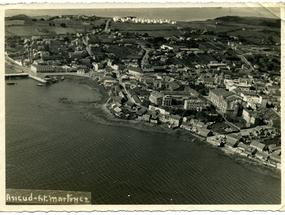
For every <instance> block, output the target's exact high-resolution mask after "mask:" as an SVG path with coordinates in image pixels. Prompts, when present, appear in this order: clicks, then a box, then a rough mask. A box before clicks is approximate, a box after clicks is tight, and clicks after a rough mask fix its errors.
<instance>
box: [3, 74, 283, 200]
mask: <svg viewBox="0 0 285 215" xmlns="http://www.w3.org/2000/svg"><path fill="white" fill-rule="evenodd" d="M17 82H18V84H17V85H15V86H6V186H7V188H19V189H20V188H21V189H43V190H44V189H46V190H72V191H87V192H91V193H92V204H247V203H248V204H279V203H280V201H281V182H280V179H278V178H276V177H272V176H270V175H268V174H263V173H259V172H256V171H251V170H249V169H248V168H245V167H243V166H242V165H239V164H237V163H235V162H234V161H233V160H232V159H230V158H229V157H228V156H226V155H224V154H223V153H221V152H220V151H219V149H216V148H212V147H211V146H209V145H208V144H207V143H203V142H199V141H198V140H196V139H195V140H194V141H193V142H192V141H185V140H186V139H189V140H190V138H193V137H191V136H188V135H185V134H184V133H183V132H180V131H177V133H176V134H174V135H169V134H168V135H167V134H161V133H155V132H146V131H142V130H137V129H135V128H125V127H118V126H106V125H102V124H97V123H94V122H93V123H92V122H90V121H87V120H86V119H85V118H84V117H83V116H82V115H81V114H80V110H79V109H76V108H70V107H69V105H66V104H61V103H59V102H58V99H59V98H60V97H63V96H65V97H68V98H73V99H75V100H76V99H78V100H80V99H82V98H85V99H86V98H87V97H88V99H89V98H90V100H91V99H96V97H94V98H93V97H92V94H90V93H89V91H88V88H87V87H85V86H82V85H75V84H74V83H70V82H60V83H57V84H54V85H51V86H44V87H37V86H36V84H35V81H34V80H31V79H23V80H18V81H17ZM83 108H84V107H83Z"/></svg>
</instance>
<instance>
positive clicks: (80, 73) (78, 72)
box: [77, 69, 85, 75]
mask: <svg viewBox="0 0 285 215" xmlns="http://www.w3.org/2000/svg"><path fill="white" fill-rule="evenodd" d="M77 75H85V70H84V69H78V70H77Z"/></svg>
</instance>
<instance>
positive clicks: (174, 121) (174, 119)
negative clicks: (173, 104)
mask: <svg viewBox="0 0 285 215" xmlns="http://www.w3.org/2000/svg"><path fill="white" fill-rule="evenodd" d="M181 121H182V118H181V116H178V115H170V116H169V124H171V125H172V126H174V127H179V126H180V123H181Z"/></svg>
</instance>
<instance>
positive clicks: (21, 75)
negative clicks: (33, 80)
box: [5, 73, 29, 79]
mask: <svg viewBox="0 0 285 215" xmlns="http://www.w3.org/2000/svg"><path fill="white" fill-rule="evenodd" d="M13 77H20V78H28V77H29V73H13V74H5V79H9V78H13Z"/></svg>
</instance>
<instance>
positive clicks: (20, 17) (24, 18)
mask: <svg viewBox="0 0 285 215" xmlns="http://www.w3.org/2000/svg"><path fill="white" fill-rule="evenodd" d="M30 19H31V18H30V17H28V16H27V15H25V14H19V15H16V16H10V17H5V20H6V21H7V20H30Z"/></svg>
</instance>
